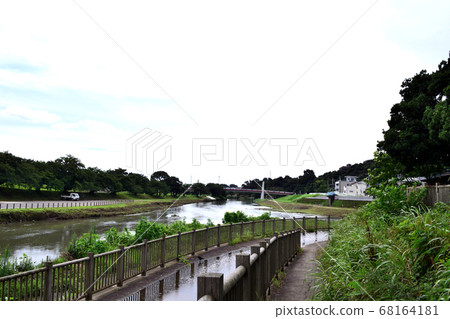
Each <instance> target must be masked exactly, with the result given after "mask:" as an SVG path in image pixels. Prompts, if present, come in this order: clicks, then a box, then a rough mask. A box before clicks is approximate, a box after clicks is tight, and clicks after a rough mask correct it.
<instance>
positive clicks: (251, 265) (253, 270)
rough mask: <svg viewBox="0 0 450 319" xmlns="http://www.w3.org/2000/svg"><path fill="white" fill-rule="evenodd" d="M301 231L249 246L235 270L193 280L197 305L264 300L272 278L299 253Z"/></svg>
mask: <svg viewBox="0 0 450 319" xmlns="http://www.w3.org/2000/svg"><path fill="white" fill-rule="evenodd" d="M300 239H301V230H300V229H296V230H290V231H286V232H282V233H281V234H280V235H278V234H275V236H274V237H272V238H270V239H266V240H265V241H261V242H260V243H259V244H260V245H259V246H252V247H251V251H250V252H251V253H250V254H239V255H236V269H235V270H234V271H233V272H232V273H231V274H229V275H228V276H227V277H225V278H224V275H223V274H221V273H209V274H204V275H200V276H198V277H197V299H198V300H201V301H213V300H217V301H223V300H230V301H238V300H245V301H248V300H265V299H266V296H267V293H268V290H269V288H270V284H271V281H272V278H274V277H276V276H277V273H278V271H280V270H283V268H284V266H286V265H287V264H288V263H289V262H290V261H291V260H292V259H293V258H294V257H295V255H296V254H297V253H298V252H299V249H300Z"/></svg>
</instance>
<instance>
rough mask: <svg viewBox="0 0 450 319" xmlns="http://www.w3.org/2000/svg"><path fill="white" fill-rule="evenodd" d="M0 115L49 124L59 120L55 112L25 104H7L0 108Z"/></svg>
mask: <svg viewBox="0 0 450 319" xmlns="http://www.w3.org/2000/svg"><path fill="white" fill-rule="evenodd" d="M0 117H6V118H13V119H20V120H25V121H27V122H31V123H36V124H51V123H55V122H58V121H59V120H60V118H59V116H58V115H56V114H52V113H49V112H47V111H45V110H36V109H31V108H29V107H26V106H7V107H6V108H4V109H1V110H0Z"/></svg>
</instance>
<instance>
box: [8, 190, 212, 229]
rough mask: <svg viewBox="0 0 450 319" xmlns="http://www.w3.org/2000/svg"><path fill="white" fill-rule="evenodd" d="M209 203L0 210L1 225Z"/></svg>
mask: <svg viewBox="0 0 450 319" xmlns="http://www.w3.org/2000/svg"><path fill="white" fill-rule="evenodd" d="M209 201H211V200H210V199H207V198H194V197H189V198H181V199H179V200H177V199H176V198H163V199H148V200H137V201H133V202H129V203H122V204H114V205H105V206H82V207H60V208H34V209H31V208H28V209H27V208H23V209H3V210H0V224H5V223H12V222H29V221H40V220H48V219H81V218H98V217H110V216H119V215H130V214H138V213H143V212H146V211H150V210H155V209H166V208H168V207H170V206H172V207H177V206H181V205H185V204H191V203H198V202H209Z"/></svg>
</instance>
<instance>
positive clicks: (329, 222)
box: [328, 215, 331, 231]
mask: <svg viewBox="0 0 450 319" xmlns="http://www.w3.org/2000/svg"><path fill="white" fill-rule="evenodd" d="M330 229H331V216H330V215H328V231H330Z"/></svg>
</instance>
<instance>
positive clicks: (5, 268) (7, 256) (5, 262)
mask: <svg viewBox="0 0 450 319" xmlns="http://www.w3.org/2000/svg"><path fill="white" fill-rule="evenodd" d="M34 268H35V266H34V263H33V261H32V260H31V257H28V256H27V255H25V254H23V256H22V257H19V259H17V258H15V257H13V256H11V253H10V252H9V249H8V248H5V250H4V251H3V253H0V277H4V276H8V275H12V274H14V273H17V272H22V271H28V270H32V269H34Z"/></svg>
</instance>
